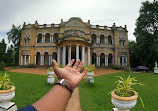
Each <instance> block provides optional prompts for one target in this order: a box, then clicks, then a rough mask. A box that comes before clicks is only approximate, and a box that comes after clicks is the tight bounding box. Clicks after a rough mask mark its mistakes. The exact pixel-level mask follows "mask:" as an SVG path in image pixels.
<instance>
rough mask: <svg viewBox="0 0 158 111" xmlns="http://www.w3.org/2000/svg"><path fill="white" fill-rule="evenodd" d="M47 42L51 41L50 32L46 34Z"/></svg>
mask: <svg viewBox="0 0 158 111" xmlns="http://www.w3.org/2000/svg"><path fill="white" fill-rule="evenodd" d="M45 42H46V43H49V42H50V34H49V33H47V34H46V37H45Z"/></svg>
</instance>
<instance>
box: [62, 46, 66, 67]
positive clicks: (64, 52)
mask: <svg viewBox="0 0 158 111" xmlns="http://www.w3.org/2000/svg"><path fill="white" fill-rule="evenodd" d="M65 59H66V47H65V46H63V57H62V64H63V65H64V66H65V65H66V64H65Z"/></svg>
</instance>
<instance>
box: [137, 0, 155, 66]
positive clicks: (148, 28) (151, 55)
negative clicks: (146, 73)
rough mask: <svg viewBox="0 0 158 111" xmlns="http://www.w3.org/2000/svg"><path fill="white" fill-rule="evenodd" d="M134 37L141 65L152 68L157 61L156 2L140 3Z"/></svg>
mask: <svg viewBox="0 0 158 111" xmlns="http://www.w3.org/2000/svg"><path fill="white" fill-rule="evenodd" d="M139 14H140V15H139V17H138V19H137V21H136V28H135V32H134V35H135V36H136V47H137V51H138V56H139V62H140V64H141V65H145V66H148V67H150V68H153V66H154V61H156V60H157V61H158V45H157V43H158V1H157V0H154V1H153V2H149V1H146V2H142V6H141V8H140V10H139Z"/></svg>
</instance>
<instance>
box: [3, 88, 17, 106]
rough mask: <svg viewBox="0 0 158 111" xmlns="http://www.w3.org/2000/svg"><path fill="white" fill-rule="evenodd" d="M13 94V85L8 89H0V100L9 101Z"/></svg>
mask: <svg viewBox="0 0 158 111" xmlns="http://www.w3.org/2000/svg"><path fill="white" fill-rule="evenodd" d="M14 96H15V87H12V88H11V89H10V90H0V102H1V103H9V102H10V101H11V100H12V99H13V98H14Z"/></svg>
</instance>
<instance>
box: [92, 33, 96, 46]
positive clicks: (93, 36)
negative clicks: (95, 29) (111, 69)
mask: <svg viewBox="0 0 158 111" xmlns="http://www.w3.org/2000/svg"><path fill="white" fill-rule="evenodd" d="M91 40H92V43H93V44H94V43H96V35H95V34H92V35H91Z"/></svg>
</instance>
